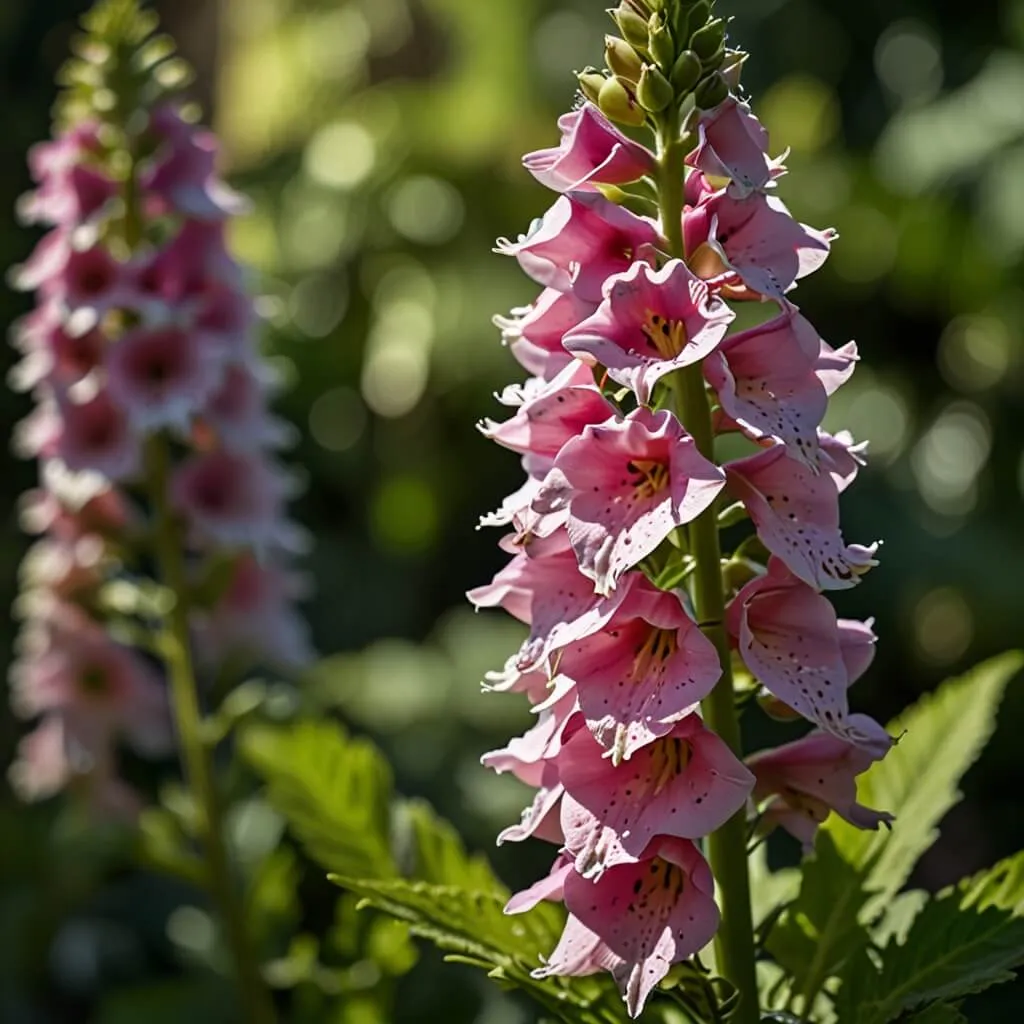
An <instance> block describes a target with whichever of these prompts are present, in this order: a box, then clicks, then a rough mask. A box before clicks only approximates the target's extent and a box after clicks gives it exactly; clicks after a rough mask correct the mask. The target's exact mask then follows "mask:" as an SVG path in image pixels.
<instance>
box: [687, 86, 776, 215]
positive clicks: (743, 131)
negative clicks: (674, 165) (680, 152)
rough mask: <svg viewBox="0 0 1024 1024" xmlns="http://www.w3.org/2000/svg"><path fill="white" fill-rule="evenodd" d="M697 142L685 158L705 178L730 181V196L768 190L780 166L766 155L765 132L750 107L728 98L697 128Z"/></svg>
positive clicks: (733, 98)
mask: <svg viewBox="0 0 1024 1024" xmlns="http://www.w3.org/2000/svg"><path fill="white" fill-rule="evenodd" d="M697 132H698V137H699V143H698V145H697V148H696V149H694V150H693V152H692V153H690V155H689V156H688V157H687V158H686V162H687V163H688V164H690V166H692V167H696V168H697V169H698V170H700V171H702V172H703V173H704V174H705V175H707V176H708V177H717V178H728V179H730V184H729V193H730V195H731V196H733V197H734V198H736V199H743V198H745V197H746V196H747V195H749V194H750V193H751V192H753V191H757V190H761V189H765V188H767V187H768V186H769V185H770V183H771V182H772V181H773V180H774V179H775V177H777V175H778V173H779V169H780V164H779V162H777V161H773V160H771V159H770V158H769V156H768V132H767V131H766V130H765V128H764V126H763V125H762V124H761V122H760V121H759V120H758V119H757V118H756V117H755V116H754V115H753V114H752V113H751V110H750V106H749V105H748V104H746V103H744V102H742V101H741V100H738V99H736V98H735V97H732V96H730V97H729V98H728V99H727V100H726V101H725V102H724V103H721V104H719V106H718V107H716V108H715V109H714V110H712V111H709V112H708V114H707V116H705V117H702V118H701V119H700V121H699V123H698V125H697Z"/></svg>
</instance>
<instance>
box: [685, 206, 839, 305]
mask: <svg viewBox="0 0 1024 1024" xmlns="http://www.w3.org/2000/svg"><path fill="white" fill-rule="evenodd" d="M684 234H685V237H686V240H687V252H688V253H690V255H691V257H692V258H691V260H690V263H691V266H692V267H693V268H694V270H695V271H696V273H697V274H698V275H699V276H700V277H703V278H709V277H716V278H717V277H719V276H721V275H722V274H723V272H728V271H731V272H733V273H734V274H735V275H737V276H738V278H739V280H740V281H741V282H742V283H743V285H744V286H745V287H746V288H747V289H749V290H750V291H751V292H753V293H754V295H755V296H764V297H767V298H771V299H775V300H776V301H779V302H781V301H782V299H783V296H784V295H785V293H786V292H788V291H789V290H790V289H791V288H792V287H793V285H794V284H795V283H796V282H797V281H798V280H800V279H801V278H803V277H806V276H807V275H808V274H812V273H814V271H815V270H817V269H818V268H819V267H820V266H821V265H822V264H823V263H824V262H825V260H826V259H827V258H828V254H829V249H830V247H831V243H832V241H833V239H834V238H835V237H836V236H835V232H834V231H831V230H826V231H819V230H817V229H816V228H812V227H809V226H808V225H806V224H801V223H800V222H799V221H796V220H794V219H793V217H792V215H791V214H790V212H789V210H788V209H786V206H785V204H784V203H783V202H782V201H781V200H780V199H778V198H776V197H775V196H765V195H764V194H762V193H760V192H754V193H751V194H750V195H749V196H747V197H746V198H745V199H734V198H733V197H732V196H730V195H729V194H728V192H716V193H712V194H711V195H706V196H705V197H704V198H703V199H702V201H701V202H700V203H699V204H698V205H697V206H696V207H694V208H693V209H691V210H688V211H687V212H686V214H685V216H684ZM702 246H703V247H705V251H704V252H701V248H702ZM736 297H752V296H744V295H742V294H737V296H736Z"/></svg>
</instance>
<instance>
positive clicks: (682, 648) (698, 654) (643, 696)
mask: <svg viewBox="0 0 1024 1024" xmlns="http://www.w3.org/2000/svg"><path fill="white" fill-rule="evenodd" d="M552 660H553V661H554V663H555V664H556V665H557V666H558V671H559V672H560V673H562V674H563V675H565V676H568V677H569V678H570V679H574V680H575V681H576V683H577V689H576V695H577V699H578V701H579V705H580V709H581V710H582V712H583V715H584V717H585V718H586V721H587V726H588V727H589V729H590V731H591V732H592V733H593V735H594V737H595V739H596V740H597V742H598V744H599V745H600V746H601V748H602V749H603V750H604V751H605V752H606V755H605V756H610V758H611V764H613V765H616V764H619V763H620V762H622V761H625V760H628V759H629V758H631V757H633V755H634V754H636V753H637V752H638V751H640V750H641V749H642V748H644V747H646V746H647V745H648V744H650V743H653V742H654V741H655V740H657V739H659V738H660V737H662V736H667V735H669V733H671V732H672V731H673V729H674V728H675V727H676V725H677V724H678V723H679V722H680V721H682V720H683V719H685V718H687V716H689V715H691V714H692V713H693V712H694V711H695V710H696V708H697V706H698V705H699V704H700V702H701V701H702V700H703V699H704V698H705V697H706V696H707V695H708V694H709V693H710V692H711V690H712V689H713V688H714V685H715V683H717V682H718V680H719V678H720V677H721V674H722V666H721V662H720V661H719V658H718V652H717V651H716V650H715V647H714V644H712V643H711V641H710V640H708V638H707V637H706V636H704V634H703V633H702V632H701V631H700V629H699V627H698V626H697V624H696V622H694V621H693V619H692V618H691V617H690V615H689V613H688V612H687V611H686V608H685V607H684V605H683V603H682V601H681V600H680V599H679V597H678V596H677V595H676V594H674V593H672V592H669V591H662V590H658V589H657V588H656V587H655V586H654V585H653V584H651V583H649V582H648V581H647V579H646V577H644V576H641V575H640V574H635V573H634V574H631V576H630V577H629V593H628V594H627V596H626V597H625V598H624V600H623V601H622V604H621V605H620V606H619V608H618V609H617V610H616V612H615V614H614V615H613V616H612V617H611V619H610V620H609V621H608V622H607V623H606V624H605V626H604V627H603V628H602V629H601V630H600V631H599V632H595V633H592V634H591V635H590V636H587V637H584V638H582V639H580V640H577V641H575V642H573V643H571V644H568V645H567V646H565V647H563V648H561V649H560V650H559V651H558V652H557V653H556V654H555V655H554V657H553V659H552Z"/></svg>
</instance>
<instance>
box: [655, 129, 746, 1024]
mask: <svg viewBox="0 0 1024 1024" xmlns="http://www.w3.org/2000/svg"><path fill="white" fill-rule="evenodd" d="M670 120H671V121H672V122H673V123H672V124H670V125H666V126H663V127H662V129H661V131H660V133H659V135H660V139H659V144H660V145H659V149H660V152H659V176H658V200H659V208H660V210H661V221H662V231H663V234H664V237H665V241H666V242H667V243H668V252H669V255H671V256H674V257H678V258H680V259H683V258H685V256H686V252H685V248H684V243H683V229H682V214H683V184H684V180H685V179H684V175H685V166H684V159H685V156H686V151H687V146H686V144H685V143H684V141H683V140H681V139H680V138H679V133H678V129H677V128H676V126H675V123H674V119H670ZM669 380H670V383H671V385H672V387H673V390H674V393H675V400H676V409H677V411H678V413H679V418H680V420H681V421H682V423H683V426H685V427H686V429H687V430H688V431H689V433H690V436H691V437H692V438H693V440H694V442H695V443H696V445H697V449H698V450H699V451H700V453H701V454H702V455H703V456H704V457H705V458H707V459H709V460H711V461H714V444H715V432H714V426H713V423H712V419H711V405H710V403H709V401H708V394H707V389H706V388H705V386H704V373H703V370H702V369H701V366H700V364H699V363H696V364H694V365H693V366H687V367H686V368H685V369H682V370H678V371H676V373H674V374H673V375H672V377H671V378H670V379H669ZM689 538H690V553H691V554H692V555H693V557H694V559H695V561H696V568H695V570H694V573H693V577H692V578H693V584H692V587H693V590H692V596H693V605H694V611H695V612H696V615H697V622H698V624H699V625H700V627H701V630H702V631H703V633H704V635H705V636H707V638H708V639H709V640H710V641H711V642H712V643H713V644H714V645H715V648H716V649H717V651H718V657H719V660H720V661H721V663H722V676H721V678H720V679H719V681H718V684H717V685H716V686H715V688H714V690H712V691H711V693H710V694H709V695H708V697H706V698H705V699H704V701H703V702H702V703H701V712H702V713H703V716H704V721H705V722H706V723H707V725H708V728H710V729H712V730H713V731H714V732H716V733H717V734H718V735H719V736H720V737H721V738H722V739H723V740H724V741H725V742H726V743H727V744H728V745H729V747H730V749H731V750H732V751H733V753H735V754H736V755H737V757H742V745H741V741H740V723H739V717H738V716H737V714H736V705H735V700H734V695H733V683H732V661H731V652H730V650H729V638H728V635H727V634H726V631H725V593H724V591H723V588H722V567H721V561H722V552H721V547H720V544H719V539H718V521H717V513H716V510H715V508H714V506H712V507H711V508H709V509H708V510H707V511H706V512H704V513H703V515H700V516H698V517H697V518H696V519H695V520H694V521H693V522H692V523H690V525H689ZM707 855H708V861H709V862H710V864H711V870H712V873H713V874H714V876H715V881H716V882H717V885H718V891H719V896H720V900H721V905H722V906H721V909H722V923H721V925H720V927H719V929H718V933H717V934H716V936H715V959H716V962H717V965H718V970H719V972H720V973H721V975H722V976H723V977H724V978H726V979H727V980H728V981H730V982H731V983H732V984H733V985H735V986H736V989H737V990H738V991H739V993H740V1002H739V1006H738V1007H737V1009H736V1013H735V1015H734V1016H733V1017H731V1018H730V1021H732V1022H733V1024H757V1022H758V1021H759V1019H760V1011H759V1009H758V1000H757V975H756V969H755V951H754V921H753V916H752V914H751V910H750V875H749V873H748V870H747V826H746V813H745V811H744V810H740V811H738V812H737V813H736V814H735V815H734V816H733V817H732V818H730V819H729V820H728V821H727V822H726V823H725V824H724V825H722V827H721V828H719V829H718V830H717V831H715V832H712V834H711V835H710V836H708V839H707Z"/></svg>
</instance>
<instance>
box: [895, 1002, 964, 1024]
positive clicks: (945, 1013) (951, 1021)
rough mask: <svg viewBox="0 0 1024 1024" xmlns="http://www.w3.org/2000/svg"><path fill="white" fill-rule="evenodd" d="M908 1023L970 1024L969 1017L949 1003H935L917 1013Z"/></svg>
mask: <svg viewBox="0 0 1024 1024" xmlns="http://www.w3.org/2000/svg"><path fill="white" fill-rule="evenodd" d="M907 1024H968V1021H967V1018H966V1017H965V1016H964V1015H963V1014H962V1013H961V1012H960V1011H959V1010H958V1009H957V1008H956V1007H955V1006H952V1005H950V1004H949V1003H933V1004H932V1005H931V1006H929V1007H928V1009H927V1010H922V1011H921V1012H920V1013H915V1014H914V1016H913V1017H911V1018H910V1020H909V1021H907Z"/></svg>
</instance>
